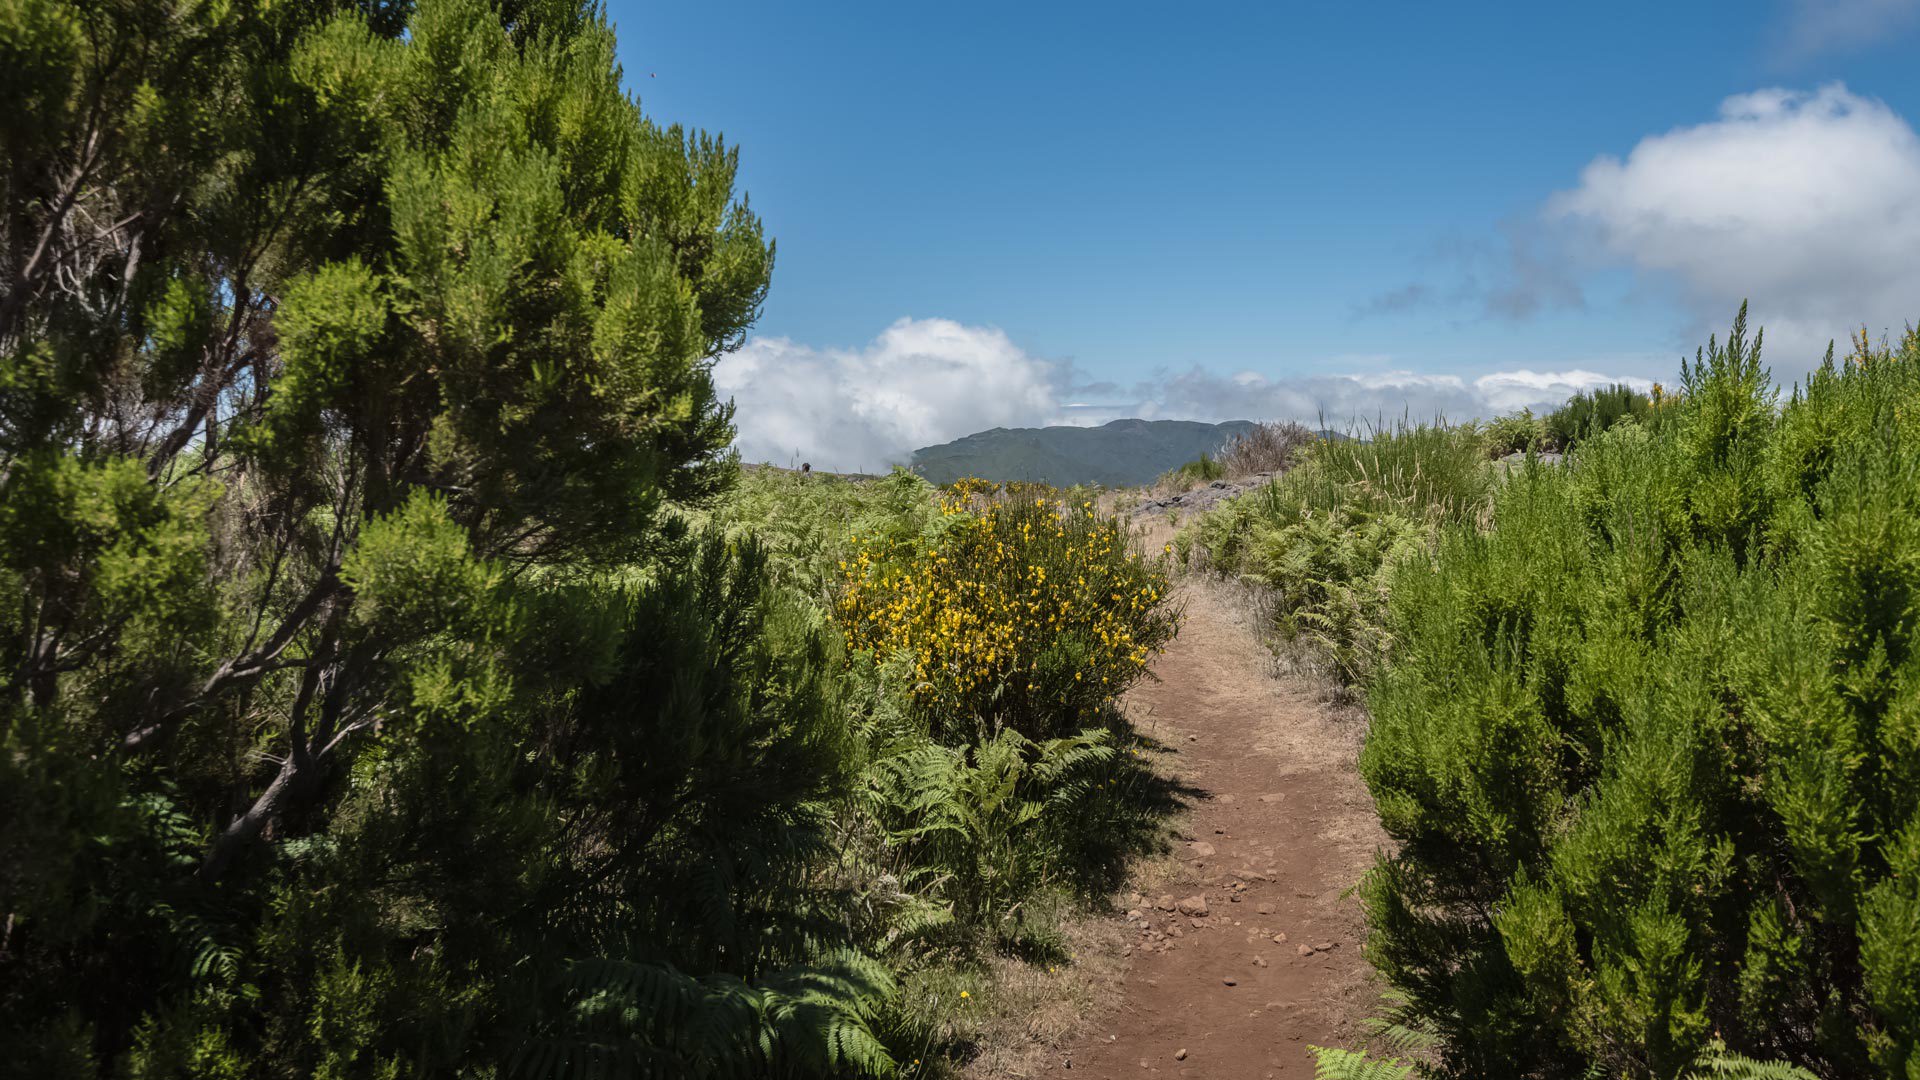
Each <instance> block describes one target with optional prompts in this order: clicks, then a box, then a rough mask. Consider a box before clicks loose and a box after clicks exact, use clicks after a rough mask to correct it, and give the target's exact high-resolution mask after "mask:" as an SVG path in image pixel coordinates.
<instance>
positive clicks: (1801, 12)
mask: <svg viewBox="0 0 1920 1080" xmlns="http://www.w3.org/2000/svg"><path fill="white" fill-rule="evenodd" d="M1916 17H1920V0H1789V3H1788V4H1787V18H1786V20H1785V22H1784V23H1783V24H1781V26H1780V29H1779V37H1780V40H1779V43H1778V45H1779V51H1780V54H1781V58H1782V59H1784V60H1788V61H1797V60H1804V59H1806V58H1808V57H1810V56H1814V55H1817V54H1819V53H1824V52H1831V51H1836V50H1842V49H1851V48H1855V47H1857V46H1861V45H1870V44H1873V43H1876V42H1879V41H1884V40H1886V39H1887V38H1890V37H1892V36H1893V35H1895V34H1898V33H1900V32H1901V31H1903V30H1906V29H1907V28H1908V27H1910V26H1912V25H1913V24H1914V22H1915V20H1916Z"/></svg>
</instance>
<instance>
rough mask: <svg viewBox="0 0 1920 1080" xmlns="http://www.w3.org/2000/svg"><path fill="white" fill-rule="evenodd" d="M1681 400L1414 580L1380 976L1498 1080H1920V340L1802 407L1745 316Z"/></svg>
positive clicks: (1847, 371)
mask: <svg viewBox="0 0 1920 1080" xmlns="http://www.w3.org/2000/svg"><path fill="white" fill-rule="evenodd" d="M1683 386H1684V390H1685V394H1684V399H1683V400H1682V401H1681V402H1680V403H1679V404H1678V405H1676V406H1674V407H1673V408H1674V415H1673V416H1672V417H1671V419H1670V421H1669V422H1666V423H1663V424H1661V425H1659V426H1658V427H1657V429H1651V430H1650V429H1649V428H1647V427H1645V426H1642V425H1638V424H1627V425H1621V426H1618V427H1614V428H1611V429H1609V430H1607V431H1606V432H1604V433H1603V434H1600V435H1597V436H1594V437H1592V438H1590V439H1588V440H1586V441H1585V442H1583V443H1582V444H1581V445H1580V446H1579V448H1578V450H1577V453H1576V458H1575V461H1574V463H1573V467H1572V468H1571V469H1569V470H1554V469H1542V468H1533V469H1527V470H1523V471H1521V472H1519V473H1516V474H1515V475H1514V477H1513V478H1512V479H1511V480H1510V481H1509V483H1508V484H1507V485H1506V487H1505V488H1504V489H1503V490H1502V491H1501V492H1500V495H1499V497H1498V501H1497V506H1496V509H1495V512H1494V522H1495V524H1494V527H1493V528H1492V529H1491V530H1484V531H1483V530H1478V529H1472V528H1464V527H1454V528H1450V529H1448V530H1447V531H1446V533H1445V535H1444V536H1443V538H1442V540H1441V543H1440V548H1439V552H1438V557H1437V559H1435V560H1433V561H1432V562H1430V563H1429V562H1426V561H1412V562H1409V563H1408V564H1407V565H1406V567H1405V569H1404V571H1403V572H1402V574H1401V575H1400V576H1399V577H1398V578H1397V579H1396V581H1395V584H1394V590H1393V595H1392V601H1391V610H1390V613H1389V621H1388V626H1389V632H1390V633H1391V634H1392V635H1393V637H1394V638H1395V642H1396V644H1395V651H1394V655H1393V662H1392V663H1391V664H1390V665H1388V666H1387V667H1386V668H1385V669H1384V670H1383V671H1382V672H1381V673H1380V675H1379V677H1378V678H1377V679H1376V680H1375V681H1374V683H1373V685H1372V686H1371V689H1370V694H1369V700H1370V703H1371V706H1372V709H1373V714H1374V719H1373V726H1372V731H1371V735H1370V737H1369V740H1368V743H1367V747H1366V750H1365V752H1364V754H1363V756H1362V760H1361V765H1362V769H1363V771H1364V773H1365V775H1366V778H1367V780H1368V783H1369V785H1370V786H1371V788H1372V790H1373V792H1374V795H1375V798H1376V800H1377V802H1378V805H1379V808H1380V812H1381V817H1382V820H1383V822H1384V823H1385V824H1386V826H1387V828H1388V829H1389V831H1391V832H1392V833H1393V834H1394V836H1395V837H1396V838H1397V839H1398V840H1399V842H1400V849H1399V854H1398V856H1397V857H1395V858H1392V859H1389V860H1387V861H1385V862H1383V863H1382V864H1381V866H1380V868H1379V869H1378V871H1377V872H1376V873H1375V874H1374V875H1373V876H1372V878H1371V879H1370V880H1369V883H1368V886H1367V889H1366V898H1367V904H1368V908H1369V913H1370V918H1371V921H1372V925H1373V928H1374V930H1373V935H1372V937H1371V938H1370V940H1369V946H1368V951H1369V955H1370V956H1371V958H1372V959H1373V960H1374V962H1375V963H1376V965H1377V966H1378V967H1379V968H1380V969H1381V971H1382V972H1383V973H1384V974H1386V975H1387V977H1388V978H1389V979H1390V980H1392V981H1393V982H1394V983H1395V984H1396V985H1397V986H1399V987H1401V988H1402V989H1403V990H1405V991H1406V992H1407V994H1408V996H1409V1002H1410V1008H1411V1009H1412V1010H1413V1013H1414V1014H1415V1015H1416V1016H1418V1017H1419V1018H1421V1019H1423V1020H1425V1021H1428V1022H1430V1023H1431V1024H1432V1025H1433V1026H1434V1027H1435V1028H1436V1029H1437V1030H1439V1031H1441V1032H1442V1033H1444V1035H1445V1036H1446V1048H1447V1049H1446V1058H1447V1061H1448V1062H1449V1064H1450V1065H1452V1066H1455V1067H1457V1068H1459V1069H1460V1070H1463V1071H1465V1072H1467V1073H1483V1072H1486V1071H1488V1070H1495V1071H1502V1072H1506V1073H1509V1074H1520V1075H1540V1076H1549V1075H1553V1076H1558V1075H1568V1076H1573V1075H1580V1074H1581V1073H1582V1072H1583V1071H1584V1070H1585V1069H1586V1068H1588V1067H1589V1066H1590V1065H1595V1066H1598V1067H1599V1068H1601V1069H1602V1070H1603V1071H1605V1072H1606V1073H1608V1074H1611V1075H1627V1076H1654V1077H1668V1076H1673V1075H1676V1074H1677V1073H1679V1072H1680V1071H1681V1070H1683V1069H1684V1068H1685V1067H1687V1066H1688V1065H1689V1063H1691V1062H1692V1061H1693V1060H1694V1059H1695V1058H1696V1057H1697V1056H1698V1055H1699V1054H1700V1053H1701V1052H1702V1051H1703V1050H1704V1049H1705V1048H1706V1047H1707V1044H1708V1042H1709V1040H1710V1038H1711V1037H1713V1036H1714V1035H1715V1034H1716V1033H1717V1034H1718V1035H1719V1036H1720V1037H1721V1038H1723V1039H1724V1040H1725V1042H1726V1044H1727V1045H1728V1046H1730V1047H1732V1048H1733V1050H1735V1051H1737V1052H1739V1053H1745V1054H1751V1055H1753V1056H1756V1057H1761V1058H1777V1059H1781V1060H1784V1061H1787V1062H1791V1063H1794V1064H1798V1065H1801V1066H1804V1067H1806V1068H1809V1069H1811V1070H1813V1071H1814V1072H1816V1073H1817V1074H1820V1075H1845V1076H1889V1077H1894V1076H1908V1075H1911V1071H1910V1070H1912V1069H1914V1068H1915V1067H1916V1062H1917V1061H1920V1058H1917V1057H1916V1052H1917V1050H1916V1048H1917V1047H1920V1041H1917V1040H1920V999H1917V998H1916V997H1915V988H1916V987H1920V967H1916V964H1917V963H1920V949H1916V944H1920V893H1916V891H1915V888H1916V882H1920V877H1916V871H1920V773H1916V770H1917V769H1920V729H1916V728H1915V722H1914V715H1913V710H1912V709H1911V708H1910V706H1909V702H1910V700H1911V699H1912V694H1913V692H1914V689H1915V687H1916V686H1920V664H1916V662H1915V651H1914V649H1913V645H1914V641H1913V640H1912V638H1913V634H1914V629H1915V617H1914V604H1915V597H1916V596H1920V529H1917V528H1916V526H1915V523H1916V521H1920V517H1916V509H1920V507H1916V506H1915V500H1916V498H1920V482H1916V481H1920V472H1916V470H1920V439H1917V438H1916V434H1917V433H1916V432H1915V430H1914V429H1913V418H1914V416H1915V404H1916V402H1920V339H1916V338H1915V337H1913V336H1912V335H1909V336H1908V338H1907V339H1906V340H1905V341H1904V342H1903V343H1902V345H1901V347H1900V348H1899V349H1898V350H1897V351H1894V350H1885V349H1882V350H1878V351H1874V350H1863V351H1861V352H1860V353H1859V354H1858V355H1856V356H1855V357H1854V358H1853V359H1852V360H1851V361H1849V362H1848V363H1846V364H1845V365H1844V366H1836V365H1835V364H1833V363H1832V361H1831V360H1829V361H1828V363H1827V364H1826V365H1824V366H1823V367H1822V368H1821V369H1820V370H1818V371H1817V372H1815V373H1814V374H1813V376H1811V377H1810V378H1809V380H1808V381H1807V382H1806V384H1805V385H1804V386H1802V387H1800V388H1798V389H1797V390H1796V392H1795V393H1794V394H1793V395H1792V397H1791V399H1790V400H1789V401H1788V402H1787V403H1786V404H1785V406H1784V407H1781V408H1777V407H1776V404H1775V391H1774V389H1773V388H1772V386H1771V384H1770V383H1769V381H1768V378H1767V376H1766V374H1765V372H1764V370H1763V369H1762V368H1761V366H1760V363H1759V343H1758V340H1757V339H1754V340H1752V341H1749V340H1748V338H1747V337H1746V334H1745V327H1744V313H1743V316H1742V320H1741V322H1738V323H1736V324H1735V327H1734V331H1733V333H1732V335H1731V336H1730V337H1729V339H1728V340H1727V342H1726V343H1725V345H1724V346H1720V345H1715V346H1712V347H1710V348H1709V349H1708V350H1706V351H1704V352H1703V353H1702V355H1701V357H1700V359H1699V362H1698V363H1697V364H1696V365H1694V366H1691V367H1690V368H1688V369H1687V370H1686V371H1685V373H1684V378H1683Z"/></svg>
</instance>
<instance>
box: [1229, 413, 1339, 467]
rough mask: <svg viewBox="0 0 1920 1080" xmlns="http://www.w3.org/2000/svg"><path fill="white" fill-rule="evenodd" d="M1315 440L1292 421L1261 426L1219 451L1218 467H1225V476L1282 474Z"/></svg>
mask: <svg viewBox="0 0 1920 1080" xmlns="http://www.w3.org/2000/svg"><path fill="white" fill-rule="evenodd" d="M1319 438H1320V437H1319V436H1318V435H1315V434H1314V433H1313V432H1312V431H1311V430H1309V429H1308V428H1307V426H1306V425H1304V424H1299V423H1295V422H1294V421H1292V420H1286V421H1275V422H1271V423H1265V424H1261V425H1260V426H1259V427H1256V428H1254V429H1253V430H1252V431H1249V432H1247V433H1246V434H1245V435H1240V436H1236V437H1235V438H1234V440H1233V441H1232V442H1230V443H1228V444H1227V445H1226V447H1225V448H1224V449H1222V450H1221V451H1220V464H1222V465H1224V466H1226V470H1227V475H1228V476H1252V475H1254V474H1255V473H1280V472H1285V471H1287V470H1288V469H1290V468H1292V467H1293V465H1294V463H1295V462H1297V461H1298V460H1299V458H1300V455H1301V454H1302V453H1304V452H1305V451H1306V449H1307V447H1309V446H1312V445H1313V444H1314V443H1315V442H1317V441H1319Z"/></svg>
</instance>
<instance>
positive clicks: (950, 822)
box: [710, 469, 1175, 1060]
mask: <svg viewBox="0 0 1920 1080" xmlns="http://www.w3.org/2000/svg"><path fill="white" fill-rule="evenodd" d="M710 516H711V518H712V519H713V520H714V521H715V522H716V523H718V524H720V525H722V526H723V527H724V528H725V530H726V531H727V533H728V535H731V536H736V537H740V538H743V539H744V538H747V537H751V536H758V537H761V538H763V539H764V541H765V542H766V543H767V544H769V545H770V547H771V549H772V551H771V562H772V565H773V566H774V567H775V568H776V573H778V574H779V575H780V577H781V579H782V580H783V581H784V582H785V583H786V584H787V585H788V586H790V587H791V588H792V589H793V590H794V591H795V592H796V593H797V594H799V595H804V596H807V597H809V598H810V603H809V605H808V609H809V611H810V612H811V614H810V616H809V619H808V621H809V623H810V624H813V625H819V626H830V627H834V628H837V629H838V631H839V635H840V636H843V637H844V639H845V640H846V642H847V643H848V645H849V646H850V651H849V652H848V653H847V654H846V655H845V656H844V657H843V660H842V661H841V662H839V663H838V664H837V665H836V670H837V672H838V676H839V677H838V685H839V687H840V695H841V699H842V701H843V703H844V708H845V710H846V717H847V727H846V734H847V737H848V744H847V746H846V757H845V759H844V765H845V767H846V768H847V769H848V770H850V771H851V772H852V774H853V776H854V794H853V796H852V797H850V798H846V799H841V800H838V801H837V802H835V803H834V804H833V806H832V808H831V814H832V817H833V829H834V831H835V833H836V835H838V836H839V837H840V845H839V848H838V852H837V858H836V859H835V861H834V864H833V869H832V874H831V876H832V878H833V879H834V880H835V881H837V882H839V883H840V884H841V887H843V888H845V889H846V890H847V891H848V893H849V895H850V896H851V897H852V898H853V903H852V910H856V911H860V912H862V913H864V914H863V915H862V916H861V917H860V918H859V919H857V920H855V921H856V923H857V927H856V931H855V934H854V940H855V941H856V942H857V943H858V944H859V945H860V946H861V947H862V948H863V949H864V950H865V951H866V952H867V953H868V954H870V955H874V956H877V957H879V958H880V959H882V960H883V961H884V963H885V965H886V967H887V969H888V971H889V972H891V973H892V975H893V976H894V977H896V978H897V979H898V980H899V982H900V983H901V986H902V990H901V992H900V993H899V994H898V995H897V996H896V997H895V998H893V999H891V1000H890V1001H889V1003H888V1005H887V1007H886V1009H884V1010H883V1011H882V1013H881V1014H880V1015H879V1018H878V1019H877V1020H876V1021H875V1024H876V1025H877V1027H878V1028H879V1029H881V1030H882V1032H883V1035H882V1037H883V1039H884V1040H885V1041H886V1042H888V1043H889V1045H893V1046H911V1047H913V1048H915V1053H916V1054H919V1055H922V1056H923V1057H924V1058H926V1059H928V1060H930V1059H931V1057H932V1056H933V1055H936V1054H941V1053H946V1052H948V1051H953V1052H961V1051H962V1050H963V1048H964V1043H965V1041H966V1039H967V1038H969V1037H970V1032H971V1031H972V1030H974V1028H973V1025H975V1024H977V1023H979V1022H981V1021H980V1019H979V1017H980V1016H981V1014H983V1013H984V1012H985V1011H986V1010H987V1009H989V1008H992V1007H995V1006H993V1005H992V1004H991V1002H992V999H993V998H994V996H995V989H994V986H993V984H992V981H991V979H989V978H987V977H986V975H985V974H984V972H985V970H986V968H985V966H984V964H983V961H984V960H985V959H986V958H987V957H989V956H990V955H992V954H994V953H996V952H997V953H1003V954H1008V953H1010V954H1013V955H1017V956H1023V957H1027V958H1030V959H1031V960H1033V961H1034V962H1035V963H1041V962H1045V963H1046V964H1048V965H1049V966H1050V967H1064V964H1065V961H1066V959H1067V958H1066V956H1065V950H1064V949H1063V947H1062V944H1061V926H1060V923H1061V920H1062V917H1063V916H1064V915H1067V914H1070V913H1071V912H1072V911H1073V910H1075V908H1076V905H1079V904H1082V903H1083V902H1084V901H1086V900H1087V899H1089V898H1096V897H1101V896H1104V895H1105V894H1106V893H1107V892H1108V891H1110V890H1111V889H1112V888H1115V887H1117V885H1118V884H1119V882H1120V879H1121V875H1122V874H1123V873H1124V871H1125V868H1126V865H1127V860H1128V858H1129V857H1130V856H1132V855H1135V854H1138V853H1139V852H1141V851H1143V850H1146V849H1147V848H1148V847H1150V846H1151V845H1152V844H1155V843H1157V842H1158V841H1159V839H1160V831H1159V830H1160V828H1161V826H1162V823H1163V822H1164V820H1165V818H1166V815H1167V814H1168V813H1169V812H1170V811H1171V810H1172V809H1173V801H1172V798H1171V795H1170V792H1169V791H1168V789H1167V788H1166V786H1165V784H1164V783H1163V782H1161V781H1159V780H1157V779H1156V778H1154V776H1153V775H1152V773H1151V771H1150V770H1149V769H1148V767H1147V764H1146V761H1145V759H1144V757H1143V751H1144V750H1145V749H1146V743H1145V740H1143V739H1142V738H1141V737H1140V736H1138V735H1137V734H1136V733H1135V732H1134V731H1133V729H1132V728H1131V727H1130V726H1129V725H1128V724H1127V722H1126V720H1125V717H1124V716H1122V715H1121V714H1120V713H1119V711H1118V710H1117V709H1116V707H1115V705H1116V702H1117V701H1118V697H1119V695H1120V694H1121V693H1122V692H1123V691H1124V690H1125V689H1126V687H1127V686H1129V685H1130V684H1131V683H1133V682H1134V681H1136V680H1138V679H1139V678H1141V677H1143V675H1144V672H1145V664H1146V662H1147V661H1148V660H1149V659H1150V658H1151V656H1152V655H1153V654H1154V653H1156V652H1157V651H1158V650H1159V648H1160V647H1161V646H1162V645H1164V643H1165V641H1166V640H1167V638H1168V637H1170V636H1171V634H1172V632H1173V629H1174V625H1175V613H1173V612H1172V611H1170V610H1169V609H1168V607H1167V601H1166V588H1167V582H1166V580H1165V576H1164V570H1163V569H1162V568H1161V567H1160V566H1159V565H1157V564H1155V563H1153V562H1149V561H1147V560H1145V559H1143V558H1142V557H1141V556H1140V554H1139V553H1138V552H1137V551H1136V550H1134V548H1133V546H1132V545H1131V544H1130V543H1129V542H1128V538H1127V536H1126V534H1125V531H1124V529H1123V527H1122V525H1121V524H1120V523H1119V522H1118V521H1116V520H1114V519H1112V518H1108V517H1103V516H1101V515H1099V514H1097V513H1096V512H1094V510H1093V506H1092V503H1091V500H1090V499H1087V498H1085V497H1082V498H1080V499H1078V500H1075V499H1072V498H1071V497H1069V496H1068V495H1067V493H1062V492H1058V491H1054V490H1053V489H1048V488H1040V487H1034V486H1032V485H1024V484H1021V485H1008V486H1006V487H1004V488H1002V487H999V486H996V485H991V484H985V483H982V482H979V481H962V482H960V483H958V484H955V485H953V486H952V487H950V488H948V489H946V490H945V491H941V492H936V491H935V490H934V489H933V488H931V487H929V486H928V485H927V484H926V483H925V482H924V481H921V480H919V479H918V478H916V477H914V476H913V475H911V474H909V473H906V472H898V471H897V472H895V473H893V474H892V475H890V476H888V477H885V478H881V479H878V480H872V481H868V480H848V479H843V478H838V477H833V476H823V475H817V474H816V475H810V476H803V475H800V474H795V473H787V472H782V471H779V470H771V469H763V470H753V471H750V472H748V473H747V474H746V475H745V476H744V477H743V478H742V480H741V482H740V484H739V485H738V487H737V488H736V489H735V490H734V491H732V492H730V493H729V494H728V495H726V496H725V497H724V498H722V499H721V500H720V501H719V502H718V503H717V504H716V505H715V507H714V508H713V510H712V512H711V515H710ZM960 988H966V989H969V990H970V991H971V994H972V997H971V998H969V999H956V995H957V993H958V990H959V989H960ZM961 1005H964V1006H966V1007H964V1008H957V1007H956V1006H961Z"/></svg>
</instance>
